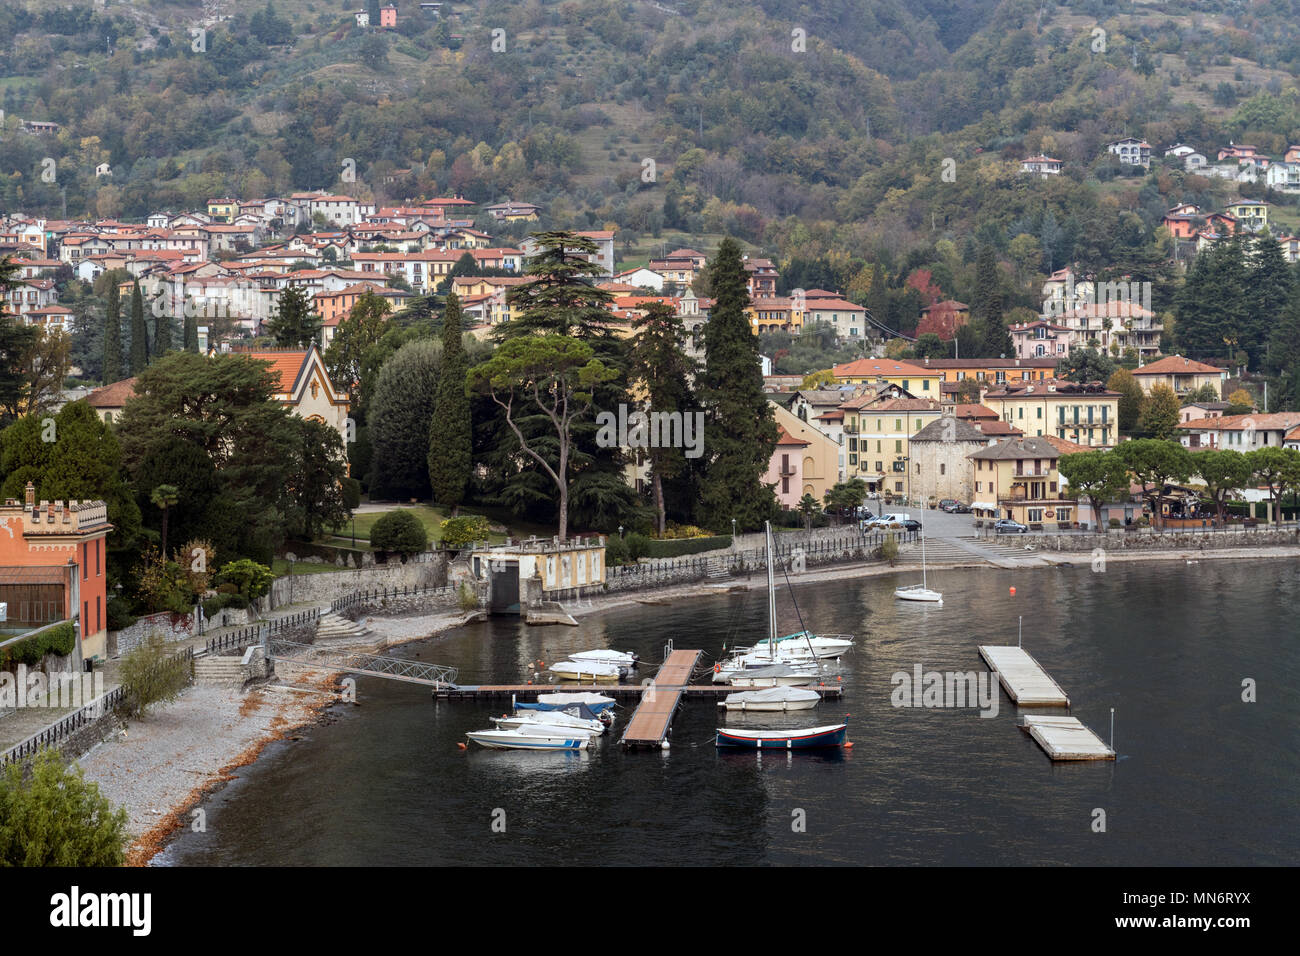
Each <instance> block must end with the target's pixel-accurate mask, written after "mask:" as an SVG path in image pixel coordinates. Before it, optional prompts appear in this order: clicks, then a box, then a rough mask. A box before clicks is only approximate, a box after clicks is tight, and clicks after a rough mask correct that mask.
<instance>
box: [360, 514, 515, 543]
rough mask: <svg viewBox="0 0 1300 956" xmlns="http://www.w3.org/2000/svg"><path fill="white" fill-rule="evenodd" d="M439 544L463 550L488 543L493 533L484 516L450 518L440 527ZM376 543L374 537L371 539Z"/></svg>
mask: <svg viewBox="0 0 1300 956" xmlns="http://www.w3.org/2000/svg"><path fill="white" fill-rule="evenodd" d="M438 530H439V533H440V536H441V537H440V540H439V542H438V543H439V544H440V545H441V546H442V547H444V548H463V547H466V546H467V545H471V544H473V543H474V542H475V541H486V540H487V539H488V535H490V534H491V533H492V528H491V525H490V524H489V523H488V519H487V518H484V517H483V516H482V515H461V516H460V517H459V518H448V519H447V520H446V521H444V522H443V523H442V524H441V525H440V526H439V529H438ZM370 542H371V544H373V543H374V535H373V534H372V535H371V538H370Z"/></svg>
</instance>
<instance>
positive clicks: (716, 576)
mask: <svg viewBox="0 0 1300 956" xmlns="http://www.w3.org/2000/svg"><path fill="white" fill-rule="evenodd" d="M704 573H705V574H707V575H708V576H709V579H710V580H712V581H725V580H728V579H730V577H731V572H730V571H728V570H727V568H726V565H724V564H723V563H722V559H721V558H709V561H708V567H707V569H706V570H705V572H704Z"/></svg>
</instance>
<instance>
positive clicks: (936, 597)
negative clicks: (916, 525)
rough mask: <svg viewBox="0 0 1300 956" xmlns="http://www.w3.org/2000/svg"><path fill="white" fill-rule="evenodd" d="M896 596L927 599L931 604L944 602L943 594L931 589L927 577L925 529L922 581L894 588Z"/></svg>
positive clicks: (922, 548)
mask: <svg viewBox="0 0 1300 956" xmlns="http://www.w3.org/2000/svg"><path fill="white" fill-rule="evenodd" d="M894 597H896V598H898V599H899V600H900V601H925V602H927V603H930V604H943V595H942V594H940V593H939V592H938V591H933V590H931V589H930V587H929V586H928V584H927V582H926V578H925V531H924V530H922V531H921V583H920V584H909V585H906V586H904V587H901V588H895V589H894Z"/></svg>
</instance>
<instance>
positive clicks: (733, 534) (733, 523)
mask: <svg viewBox="0 0 1300 956" xmlns="http://www.w3.org/2000/svg"><path fill="white" fill-rule="evenodd" d="M731 543H732V544H735V543H736V519H735V518H732V519H731Z"/></svg>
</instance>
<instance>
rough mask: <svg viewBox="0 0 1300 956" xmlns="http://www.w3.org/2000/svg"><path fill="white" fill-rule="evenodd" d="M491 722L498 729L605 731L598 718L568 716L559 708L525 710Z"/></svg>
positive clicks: (597, 732)
mask: <svg viewBox="0 0 1300 956" xmlns="http://www.w3.org/2000/svg"><path fill="white" fill-rule="evenodd" d="M492 723H494V724H496V725H497V729H498V730H520V729H523V728H525V727H526V728H528V729H530V730H531V729H533V728H537V727H548V728H551V729H553V730H555V732H556V733H567V732H569V731H573V730H585V731H588V732H589V733H593V734H595V735H596V736H600V735H601V734H603V733H604V732H605V725H604V724H603V723H602V722H601V721H599V720H584V719H583V718H581V717H570V716H569V715H568V714H566V713H564V712H563V711H559V710H549V711H548V710H525V711H521V712H518V713H516V714H513V715H512V716H509V717H493V718H492Z"/></svg>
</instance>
